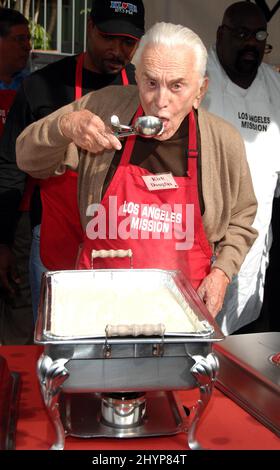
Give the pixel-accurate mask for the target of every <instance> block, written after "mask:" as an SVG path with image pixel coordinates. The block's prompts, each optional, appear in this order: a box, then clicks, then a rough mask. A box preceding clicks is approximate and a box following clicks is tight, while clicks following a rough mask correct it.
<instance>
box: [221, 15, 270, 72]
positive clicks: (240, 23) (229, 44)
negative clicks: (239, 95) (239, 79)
mask: <svg viewBox="0 0 280 470" xmlns="http://www.w3.org/2000/svg"><path fill="white" fill-rule="evenodd" d="M259 31H266V22H265V20H264V19H263V18H262V17H261V16H260V15H252V14H251V13H247V14H246V13H245V12H244V14H242V15H240V16H239V17H238V18H237V17H234V18H231V19H227V20H226V22H225V24H224V25H222V26H220V28H219V30H218V34H217V51H218V55H219V59H220V61H221V64H222V66H223V67H224V69H225V70H226V71H229V72H230V74H235V75H238V74H240V75H245V76H246V75H249V76H250V75H254V74H256V73H257V70H258V67H259V65H260V64H261V62H262V59H263V55H264V50H265V44H266V39H263V40H258V39H257V38H256V34H257V33H258V32H259Z"/></svg>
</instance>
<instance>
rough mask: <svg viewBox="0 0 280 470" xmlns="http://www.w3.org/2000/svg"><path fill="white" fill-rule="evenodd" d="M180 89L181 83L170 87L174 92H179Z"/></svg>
mask: <svg viewBox="0 0 280 470" xmlns="http://www.w3.org/2000/svg"><path fill="white" fill-rule="evenodd" d="M181 87H182V85H181V83H174V84H173V85H172V89H173V90H175V91H178V90H180V89H181Z"/></svg>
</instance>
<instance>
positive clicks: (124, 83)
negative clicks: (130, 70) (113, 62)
mask: <svg viewBox="0 0 280 470" xmlns="http://www.w3.org/2000/svg"><path fill="white" fill-rule="evenodd" d="M121 74H122V82H123V86H127V85H129V81H128V76H127V73H126V70H125V69H122V70H121Z"/></svg>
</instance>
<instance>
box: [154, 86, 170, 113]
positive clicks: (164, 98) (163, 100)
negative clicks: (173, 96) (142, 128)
mask: <svg viewBox="0 0 280 470" xmlns="http://www.w3.org/2000/svg"><path fill="white" fill-rule="evenodd" d="M156 104H157V106H158V108H159V109H162V108H166V106H167V105H168V90H166V88H159V89H158V91H157V95H156Z"/></svg>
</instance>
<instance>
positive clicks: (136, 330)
mask: <svg viewBox="0 0 280 470" xmlns="http://www.w3.org/2000/svg"><path fill="white" fill-rule="evenodd" d="M105 333H106V337H111V336H140V335H143V336H164V333H165V325H163V324H162V323H158V324H154V325H153V324H143V325H137V324H133V325H107V326H106V328H105Z"/></svg>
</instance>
